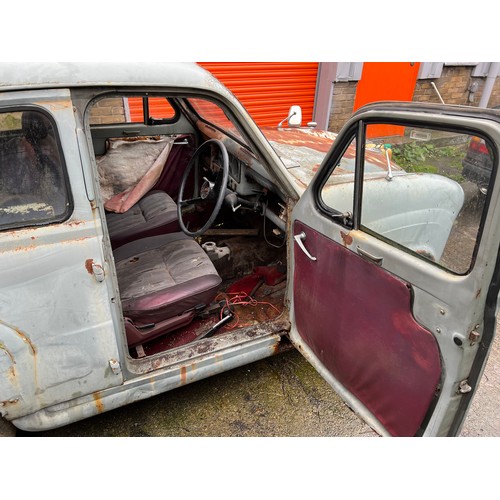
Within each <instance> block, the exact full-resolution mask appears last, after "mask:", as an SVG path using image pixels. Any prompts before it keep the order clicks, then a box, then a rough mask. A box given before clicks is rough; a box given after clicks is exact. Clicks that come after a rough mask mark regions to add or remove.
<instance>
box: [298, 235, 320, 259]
mask: <svg viewBox="0 0 500 500" xmlns="http://www.w3.org/2000/svg"><path fill="white" fill-rule="evenodd" d="M293 239H294V240H295V241H296V242H297V245H299V247H300V249H301V250H302V251H303V252H304V253H305V254H306V255H307V257H308V258H309V259H311V260H316V257H313V256H312V255H311V254H310V253H309V252H308V251H307V248H306V247H305V246H304V243H303V241H304V240H305V239H306V233H304V231H302V232H301V233H300V234H296V235H295V236H294V237H293Z"/></svg>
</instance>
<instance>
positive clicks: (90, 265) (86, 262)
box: [85, 259, 94, 275]
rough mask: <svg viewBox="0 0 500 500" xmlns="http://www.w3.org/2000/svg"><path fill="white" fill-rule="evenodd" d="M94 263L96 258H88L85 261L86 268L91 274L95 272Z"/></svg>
mask: <svg viewBox="0 0 500 500" xmlns="http://www.w3.org/2000/svg"><path fill="white" fill-rule="evenodd" d="M93 264H94V259H87V260H86V261H85V269H86V270H87V272H88V273H89V274H92V275H93V274H94V271H93V270H92V265H93Z"/></svg>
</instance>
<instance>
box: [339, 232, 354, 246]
mask: <svg viewBox="0 0 500 500" xmlns="http://www.w3.org/2000/svg"><path fill="white" fill-rule="evenodd" d="M340 236H341V237H342V241H343V242H344V245H346V246H349V245H352V236H351V235H350V234H349V233H344V231H340Z"/></svg>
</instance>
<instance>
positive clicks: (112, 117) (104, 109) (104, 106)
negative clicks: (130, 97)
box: [90, 97, 126, 125]
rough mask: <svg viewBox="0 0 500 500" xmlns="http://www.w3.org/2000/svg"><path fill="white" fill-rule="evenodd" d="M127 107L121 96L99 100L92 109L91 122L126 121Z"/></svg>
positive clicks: (97, 123)
mask: <svg viewBox="0 0 500 500" xmlns="http://www.w3.org/2000/svg"><path fill="white" fill-rule="evenodd" d="M125 121H126V119H125V109H124V107H123V99H122V98H121V97H108V98H106V99H101V100H100V101H97V102H96V103H95V104H94V106H93V107H92V109H91V110H90V124H91V125H101V124H104V123H124V122H125Z"/></svg>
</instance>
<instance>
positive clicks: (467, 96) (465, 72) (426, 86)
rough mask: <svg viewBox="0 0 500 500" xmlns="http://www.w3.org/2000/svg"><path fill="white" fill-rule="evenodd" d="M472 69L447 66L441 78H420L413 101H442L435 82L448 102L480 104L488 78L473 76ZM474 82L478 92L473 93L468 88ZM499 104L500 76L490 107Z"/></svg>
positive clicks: (489, 103) (494, 88) (469, 104)
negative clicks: (434, 87)
mask: <svg viewBox="0 0 500 500" xmlns="http://www.w3.org/2000/svg"><path fill="white" fill-rule="evenodd" d="M472 70H473V67H472V66H445V67H444V68H443V72H442V74H441V76H440V77H439V78H435V79H431V80H418V81H417V84H416V86H415V92H414V94H413V101H415V102H440V100H439V97H438V95H437V93H436V91H435V90H434V89H433V88H432V85H431V82H434V84H435V85H436V87H437V89H438V91H439V93H440V94H441V97H442V98H443V101H444V102H445V103H446V104H461V105H465V106H478V105H479V102H480V100H481V95H482V92H483V89H484V84H485V82H486V78H483V77H473V76H471V74H472ZM473 82H477V92H474V93H471V92H469V90H468V89H469V86H470V85H471V83H473ZM498 105H500V78H497V81H496V82H495V86H494V87H493V91H492V93H491V96H490V100H489V102H488V107H490V108H492V107H494V106H498Z"/></svg>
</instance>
